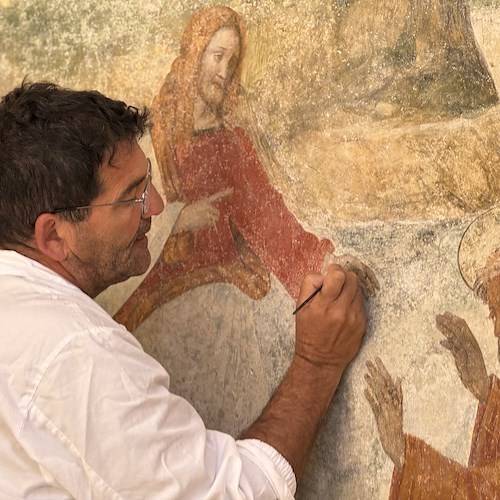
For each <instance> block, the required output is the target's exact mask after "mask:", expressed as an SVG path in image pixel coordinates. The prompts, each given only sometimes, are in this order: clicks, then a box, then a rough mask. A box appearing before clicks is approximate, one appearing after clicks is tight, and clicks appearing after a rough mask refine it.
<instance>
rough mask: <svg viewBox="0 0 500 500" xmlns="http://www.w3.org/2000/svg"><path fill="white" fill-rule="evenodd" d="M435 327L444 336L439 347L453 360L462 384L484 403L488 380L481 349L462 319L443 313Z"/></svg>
mask: <svg viewBox="0 0 500 500" xmlns="http://www.w3.org/2000/svg"><path fill="white" fill-rule="evenodd" d="M436 327H437V329H438V330H439V331H440V332H441V333H442V334H443V335H444V336H445V339H444V340H442V341H441V345H442V346H443V347H445V348H446V349H448V350H449V351H450V352H451V354H452V355H453V357H454V358H455V364H456V366H457V369H458V373H459V375H460V379H461V380H462V383H463V384H464V386H465V387H466V388H467V389H468V390H469V391H470V392H471V393H472V395H473V396H474V397H476V398H477V399H478V400H479V401H480V402H481V403H484V402H485V401H486V398H487V397H488V390H489V378H488V374H487V373H486V366H485V364H484V359H483V355H482V354H481V349H480V348H479V344H478V343H477V341H476V339H475V337H474V335H473V334H472V332H471V330H470V328H469V326H468V325H467V323H466V322H465V320H463V319H462V318H459V317H458V316H455V315H454V314H451V313H449V312H445V313H443V314H438V315H437V316H436Z"/></svg>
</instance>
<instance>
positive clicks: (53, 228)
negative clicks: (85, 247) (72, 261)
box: [35, 213, 68, 262]
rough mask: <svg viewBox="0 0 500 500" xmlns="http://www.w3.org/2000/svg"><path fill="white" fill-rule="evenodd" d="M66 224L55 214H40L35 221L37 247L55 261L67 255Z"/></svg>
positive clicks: (65, 257) (62, 259)
mask: <svg viewBox="0 0 500 500" xmlns="http://www.w3.org/2000/svg"><path fill="white" fill-rule="evenodd" d="M66 225H67V224H66V223H65V222H64V221H63V220H61V218H60V217H59V216H58V215H57V214H48V213H45V214H41V215H39V216H38V218H37V220H36V221H35V241H36V244H37V247H38V249H39V250H40V251H41V252H42V253H44V254H45V255H47V256H48V257H50V258H51V259H52V260H55V261H57V262H62V261H64V260H66V259H67V257H68V244H67V243H68V242H67V237H68V230H67V228H66Z"/></svg>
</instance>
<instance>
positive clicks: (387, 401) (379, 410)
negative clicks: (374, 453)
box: [365, 358, 405, 469]
mask: <svg viewBox="0 0 500 500" xmlns="http://www.w3.org/2000/svg"><path fill="white" fill-rule="evenodd" d="M366 366H367V367H368V372H369V373H367V374H366V375H365V380H366V382H367V384H368V387H367V388H366V389H365V397H366V399H367V400H368V403H370V406H371V408H372V411H373V414H374V415H375V420H376V422H377V428H378V432H379V434H380V441H381V443H382V447H383V448H384V450H385V452H386V453H387V455H388V456H389V458H390V459H391V460H392V461H393V462H394V465H395V466H396V467H398V468H399V469H401V468H402V467H403V464H404V456H405V439H404V434H403V391H402V389H401V380H400V379H399V378H397V379H396V381H395V382H394V381H393V380H392V377H391V375H390V374H389V372H388V371H387V369H386V367H385V366H384V364H383V363H382V360H381V359H380V358H376V360H375V364H374V363H372V362H371V361H368V362H367V363H366Z"/></svg>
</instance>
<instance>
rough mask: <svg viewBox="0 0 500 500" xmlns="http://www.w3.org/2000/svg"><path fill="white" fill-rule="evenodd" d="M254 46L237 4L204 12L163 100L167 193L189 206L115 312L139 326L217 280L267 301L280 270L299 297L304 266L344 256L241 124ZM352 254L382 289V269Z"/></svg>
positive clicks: (184, 43)
mask: <svg viewBox="0 0 500 500" xmlns="http://www.w3.org/2000/svg"><path fill="white" fill-rule="evenodd" d="M245 48H246V35H245V27H244V24H243V21H242V19H241V17H240V16H239V15H238V14H237V13H236V12H235V11H234V10H232V9H230V8H229V7H225V6H207V7H204V8H202V9H200V10H198V11H196V12H195V13H194V14H193V16H192V17H191V18H190V20H189V21H188V23H187V25H186V28H185V29H184V33H183V35H182V39H181V43H180V51H179V56H178V57H177V58H176V59H175V60H174V62H173V63H172V67H171V70H170V73H169V74H168V75H167V77H166V79H165V82H164V83H163V85H162V88H161V90H160V92H159V95H158V96H157V97H156V98H155V100H154V103H153V109H154V115H153V120H154V127H153V130H152V139H153V144H154V148H155V152H156V158H157V159H158V163H159V165H160V172H161V174H162V180H163V185H164V189H165V193H166V196H167V199H168V200H169V201H174V200H175V201H179V200H180V201H184V202H186V206H185V207H184V209H183V210H182V212H181V213H180V214H179V218H178V220H177V222H176V223H175V225H174V228H173V231H172V234H171V236H170V237H169V239H168V240H167V241H166V243H165V246H164V248H163V250H162V252H161V254H160V256H159V258H158V260H157V262H155V264H154V266H153V267H152V269H151V270H150V272H149V273H148V275H147V276H146V278H145V279H144V281H143V282H142V283H141V284H140V285H139V287H138V288H137V289H136V290H135V291H134V292H133V294H132V295H131V297H130V298H129V299H128V300H127V302H125V304H124V305H123V306H122V307H121V309H120V310H119V311H118V312H117V313H116V314H115V319H116V320H117V321H118V322H120V323H122V324H124V325H125V326H126V327H127V328H128V329H129V330H131V331H133V330H135V329H136V328H137V327H138V326H139V325H140V324H141V323H142V322H143V321H144V320H145V319H146V318H147V317H148V316H149V315H150V314H151V313H152V312H153V311H154V310H155V309H156V308H158V307H160V306H161V305H162V304H165V303H166V302H168V301H169V300H171V299H173V298H175V297H176V296H178V295H180V294H182V293H184V292H186V291H187V290H190V289H192V288H195V287H197V286H200V285H205V284H208V283H214V282H215V283H217V282H223V283H232V284H233V285H235V286H236V287H238V288H239V289H240V290H241V291H242V292H244V293H245V294H247V295H248V296H249V297H251V298H253V299H254V300H257V299H261V298H262V297H264V296H265V295H266V294H267V292H268V291H269V288H270V278H269V274H270V272H272V273H273V274H274V275H275V276H276V277H277V279H278V280H279V281H280V282H281V284H282V285H283V286H284V288H285V289H286V291H287V292H288V293H289V295H290V296H291V297H292V299H294V300H296V298H297V295H298V293H299V289H300V282H301V279H302V276H303V275H304V274H306V273H307V272H308V271H309V270H311V269H320V268H321V267H322V265H323V264H325V265H327V264H328V263H330V262H333V261H334V260H335V259H338V258H339V257H338V256H337V257H335V258H334V257H333V250H334V246H333V243H332V242H331V241H330V240H327V239H320V238H318V237H317V236H316V235H314V234H312V233H310V232H308V231H306V230H305V229H304V228H303V227H302V225H301V224H300V223H299V222H298V221H297V219H296V218H295V216H294V215H293V214H292V213H291V212H290V211H289V210H288V208H287V206H286V205H285V203H284V201H283V198H282V196H281V194H280V193H279V192H278V191H277V190H276V189H275V188H274V187H273V186H272V185H271V183H270V181H269V179H268V177H267V174H266V172H265V170H264V168H263V165H262V158H263V157H264V156H265V154H259V152H258V151H257V149H256V148H255V146H254V141H253V140H252V139H251V137H250V135H249V134H248V131H247V128H250V130H252V127H249V126H248V125H249V123H248V120H246V122H247V123H245V125H244V126H242V125H241V121H244V120H242V117H241V115H242V114H245V116H247V115H248V114H249V113H243V109H242V108H245V106H243V105H242V104H244V99H243V98H242V97H241V92H242V90H241V87H240V75H241V70H242V64H243V60H244V56H245ZM245 109H246V108H245ZM254 128H255V127H254ZM257 144H258V142H257ZM260 153H264V152H263V151H261V152H260ZM345 260H346V259H344V260H343V261H344V262H345ZM348 260H349V263H350V265H352V267H353V268H354V269H356V270H357V271H358V274H359V275H360V276H361V278H362V283H361V284H362V285H365V290H366V291H367V294H368V295H373V294H374V293H375V292H376V290H377V289H378V282H377V279H376V277H375V276H374V274H373V273H372V271H371V270H370V269H369V268H368V267H367V266H365V265H364V264H362V263H361V262H360V261H359V260H358V259H355V258H354V257H350V258H349V259H348ZM354 264H355V265H354Z"/></svg>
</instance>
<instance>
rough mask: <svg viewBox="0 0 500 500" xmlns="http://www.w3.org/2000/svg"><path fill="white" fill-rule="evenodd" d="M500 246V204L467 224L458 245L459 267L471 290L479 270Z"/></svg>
mask: <svg viewBox="0 0 500 500" xmlns="http://www.w3.org/2000/svg"><path fill="white" fill-rule="evenodd" d="M499 247H500V206H495V207H493V208H490V209H489V210H488V211H487V212H484V213H483V214H481V215H479V216H478V217H476V218H475V219H474V220H473V221H472V222H471V223H470V224H469V225H468V226H467V229H466V230H465V232H464V234H463V235H462V239H461V240H460V245H459V246H458V254H457V260H458V269H459V270H460V274H461V275H462V278H463V280H464V281H465V283H466V284H467V286H468V287H469V288H470V289H471V290H473V289H474V283H475V281H476V278H477V276H478V271H479V270H480V269H481V268H483V267H484V266H485V265H486V259H487V258H488V257H489V256H490V255H491V254H492V253H493V252H494V251H495V250H496V249H497V248H499Z"/></svg>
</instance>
